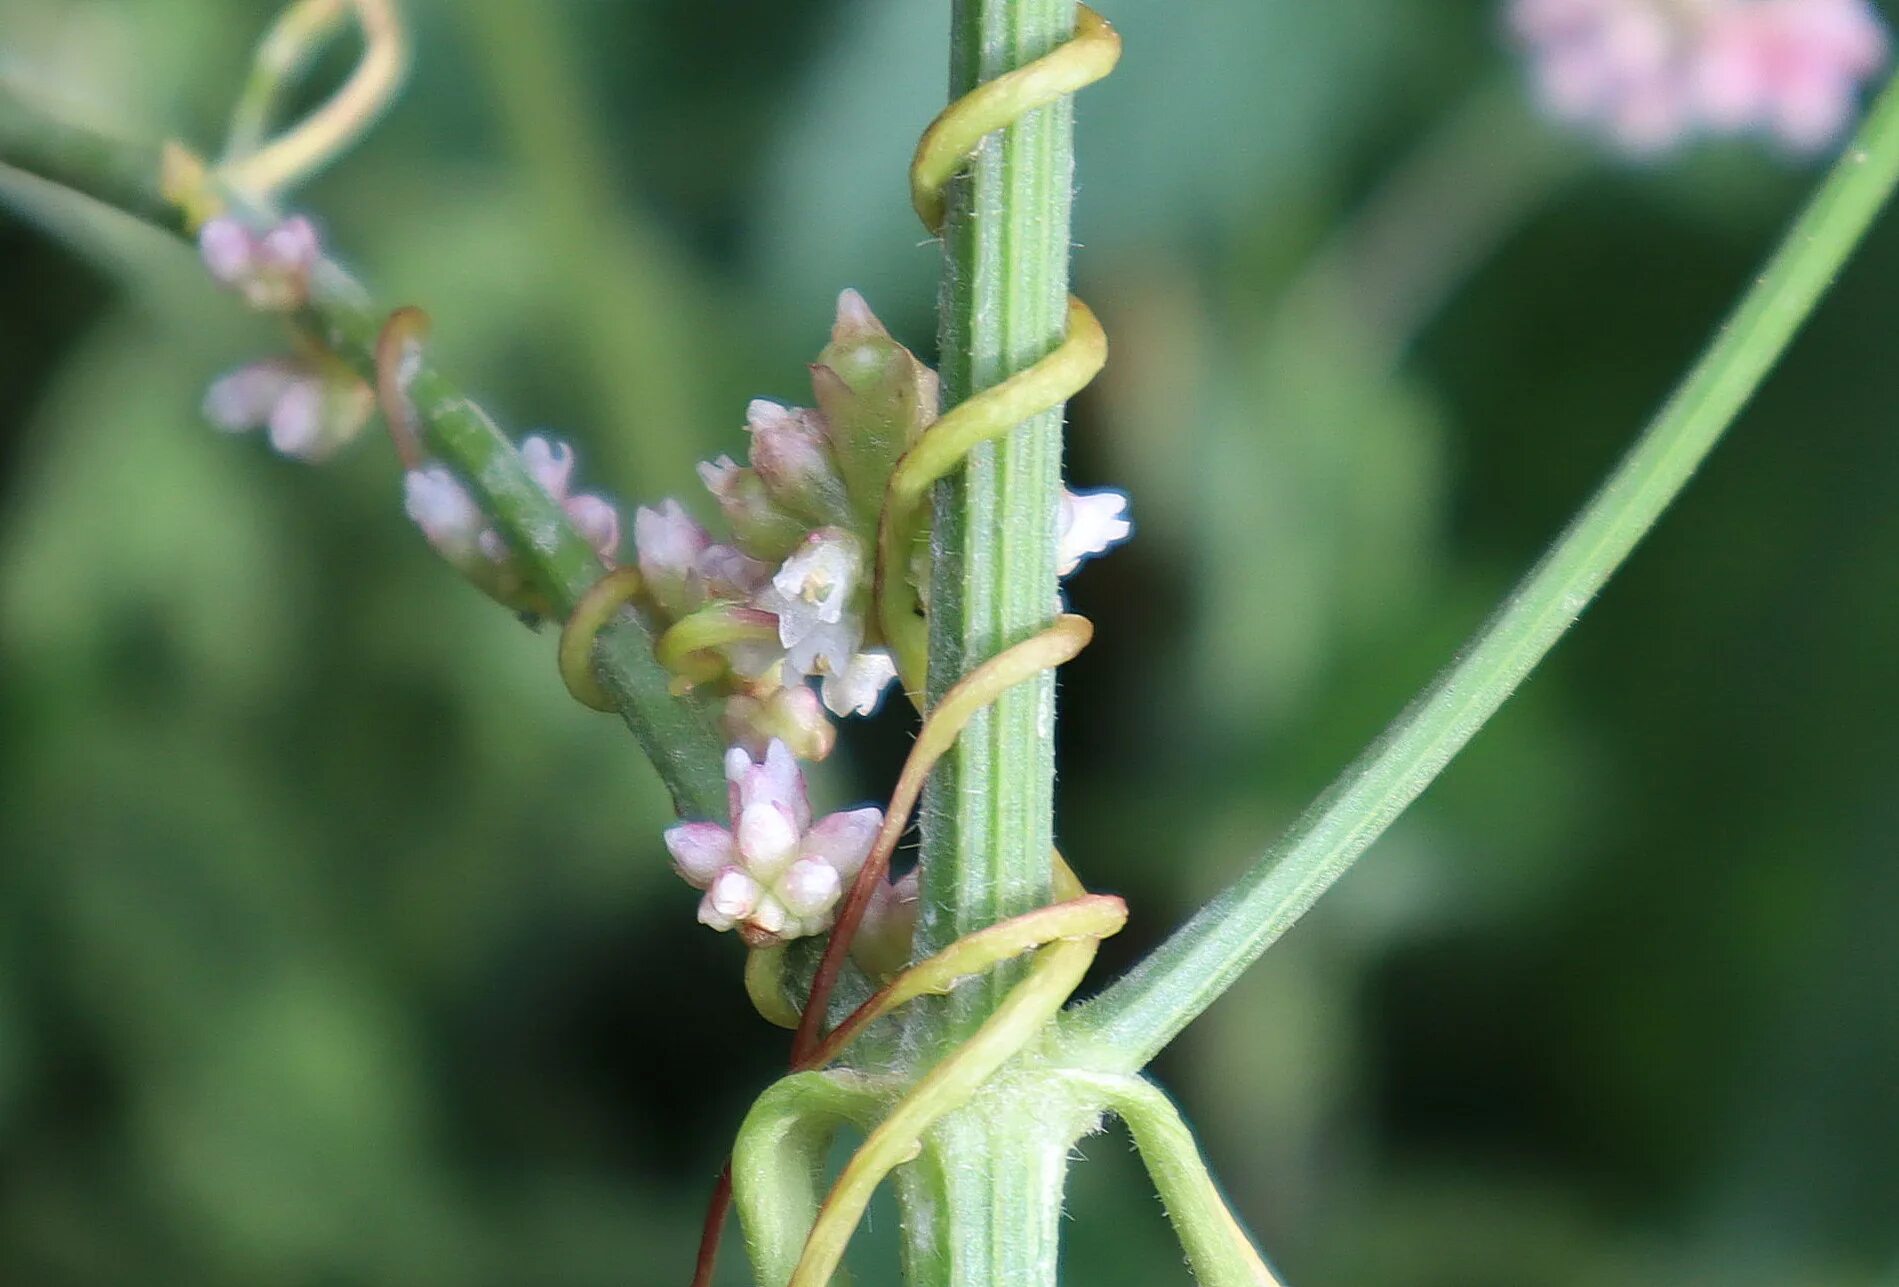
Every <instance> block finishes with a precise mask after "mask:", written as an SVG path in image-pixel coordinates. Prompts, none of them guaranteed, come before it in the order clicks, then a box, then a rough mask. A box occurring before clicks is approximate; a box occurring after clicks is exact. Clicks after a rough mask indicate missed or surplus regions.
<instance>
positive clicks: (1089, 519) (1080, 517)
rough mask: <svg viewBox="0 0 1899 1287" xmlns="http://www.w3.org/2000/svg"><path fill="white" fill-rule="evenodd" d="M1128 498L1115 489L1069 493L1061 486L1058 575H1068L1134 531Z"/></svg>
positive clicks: (1056, 570) (1125, 538)
mask: <svg viewBox="0 0 1899 1287" xmlns="http://www.w3.org/2000/svg"><path fill="white" fill-rule="evenodd" d="M1127 510H1128V498H1127V496H1126V494H1125V493H1122V492H1116V491H1098V492H1071V491H1069V490H1068V489H1067V488H1066V487H1064V488H1062V500H1061V515H1060V522H1061V528H1060V533H1061V534H1060V538H1059V540H1060V549H1059V551H1058V554H1057V560H1058V562H1057V566H1056V569H1055V572H1056V575H1057V576H1067V575H1068V574H1069V573H1071V572H1073V571H1074V570H1075V569H1076V568H1078V567H1080V566H1081V561H1082V560H1083V559H1086V558H1091V557H1093V556H1094V555H1096V554H1101V553H1103V552H1105V551H1106V550H1107V549H1108V547H1109V546H1111V545H1119V544H1120V543H1121V542H1122V541H1125V540H1127V539H1128V536H1129V535H1130V534H1131V533H1132V532H1133V531H1134V525H1133V524H1132V523H1130V522H1129V521H1128V517H1127Z"/></svg>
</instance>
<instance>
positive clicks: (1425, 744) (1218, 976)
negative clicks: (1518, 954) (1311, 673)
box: [1065, 87, 1899, 1070]
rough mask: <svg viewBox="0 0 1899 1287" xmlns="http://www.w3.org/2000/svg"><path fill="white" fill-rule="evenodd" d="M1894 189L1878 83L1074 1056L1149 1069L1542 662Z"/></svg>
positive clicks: (1092, 1017)
mask: <svg viewBox="0 0 1899 1287" xmlns="http://www.w3.org/2000/svg"><path fill="white" fill-rule="evenodd" d="M1895 182H1899V87H1894V88H1888V89H1887V91H1886V92H1885V93H1884V94H1883V95H1882V96H1881V97H1880V100H1879V102H1878V103H1877V104H1876V105H1875V106H1874V108H1873V111H1872V114H1871V115H1870V116H1869V117H1868V119H1867V121H1866V123H1865V125H1864V126H1863V127H1862V128H1861V130H1860V132H1859V134H1858V136H1857V138H1855V140H1854V141H1853V143H1852V144H1851V145H1850V146H1849V147H1848V148H1847V150H1846V153H1845V155H1844V156H1843V157H1842V158H1841V159H1840V161H1839V162H1838V163H1837V164H1836V165H1835V166H1834V168H1833V170H1832V172H1831V173H1830V174H1829V175H1828V177H1827V179H1826V181H1825V182H1824V183H1823V184H1822V185H1821V187H1820V189H1819V190H1818V192H1816V193H1815V194H1814V196H1813V198H1812V200H1811V201H1810V202H1809V203H1808V205H1807V207H1806V209H1805V210H1804V211H1803V212H1802V213H1801V215H1800V217H1799V218H1798V219H1797V220H1796V221H1795V223H1794V225H1793V227H1792V228H1791V229H1790V230H1789V231H1788V233H1787V235H1786V237H1785V239H1784V240H1783V242H1782V243H1781V246H1780V249H1779V250H1778V251H1777V252H1776V253H1775V254H1774V256H1773V258H1772V259H1771V260H1769V262H1768V264H1767V266H1766V268H1765V270H1764V271H1762V273H1761V274H1760V275H1759V276H1758V277H1757V278H1756V279H1755V282H1754V285H1753V286H1752V287H1751V288H1750V289H1749V290H1748V292H1747V294H1746V295H1745V296H1744V297H1743V298H1742V300H1741V302H1740V304H1739V305H1738V307H1737V308H1736V309H1735V311H1734V312H1733V314H1732V315H1731V316H1730V317H1729V318H1728V319H1727V321H1726V322H1725V323H1723V325H1722V327H1721V329H1720V330H1719V331H1718V332H1717V333H1716V336H1715V339H1714V342H1713V343H1712V344H1711V345H1710V346H1709V348H1708V349H1707V351H1706V353H1704V354H1703V356H1702V358H1701V360H1700V361H1699V362H1698V363H1696V365H1695V367H1694V368H1693V370H1691V371H1690V372H1689V374H1688V376H1687V378H1686V379H1685V380H1684V381H1683V383H1682V384H1681V385H1680V387H1679V388H1678V389H1677V390H1676V391H1675V393H1674V395H1673V396H1672V397H1671V398H1670V399H1669V400H1668V402H1667V404H1666V405H1664V406H1663V408H1662V410H1661V412H1660V413H1659V414H1658V415H1657V416H1656V418H1655V420H1654V421H1653V422H1652V423H1651V424H1650V426H1649V428H1648V430H1647V431H1646V432H1645V433H1644V434H1643V435H1642V437H1641V438H1640V439H1639V440H1638V441H1637V442H1636V444H1635V446H1634V448H1633V449H1632V450H1631V451H1630V452H1629V454H1628V455H1627V456H1626V457H1625V458H1624V459H1623V461H1622V463H1621V464H1620V465H1619V466H1618V467H1617V468H1616V470H1615V472H1614V473H1613V474H1611V475H1610V477H1609V480H1608V481H1607V482H1606V483H1605V484H1603V486H1602V489H1601V490H1600V491H1599V492H1597V493H1596V495H1595V496H1594V497H1593V498H1592V499H1591V500H1590V502H1589V504H1588V505H1587V506H1586V507H1585V508H1584V509H1583V511H1582V513H1581V514H1580V515H1578V516H1577V518H1576V519H1575V521H1574V522H1572V523H1571V525H1570V526H1569V528H1568V529H1567V530H1566V531H1564V533H1563V534H1562V536H1561V537H1560V538H1559V539H1558V540H1557V542H1556V544H1555V545H1554V546H1553V547H1552V548H1551V549H1550V551H1549V553H1548V554H1546V555H1545V556H1544V557H1543V559H1542V560H1541V561H1540V562H1539V563H1538V564H1537V565H1536V567H1535V568H1534V569H1533V570H1532V571H1531V572H1530V574H1529V575H1528V576H1527V577H1526V578H1525V579H1524V580H1523V582H1522V583H1521V584H1520V585H1519V586H1518V587H1517V589H1516V590H1515V592H1513V593H1512V594H1511V595H1510V597H1509V598H1508V599H1507V600H1506V601H1505V602H1504V604H1503V606H1502V607H1501V608H1500V609H1499V610H1498V612H1497V613H1496V614H1495V615H1494V616H1492V617H1491V619H1490V620H1489V621H1488V622H1487V623H1486V624H1485V625H1484V626H1483V627H1482V628H1481V629H1480V630H1479V631H1478V632H1477V635H1476V637H1475V638H1473V639H1472V640H1471V642H1470V643H1469V644H1468V645H1467V646H1466V648H1465V650H1464V652H1463V653H1462V655H1461V656H1460V657H1459V658H1458V660H1457V661H1455V662H1454V663H1453V664H1452V665H1451V666H1450V668H1449V669H1448V670H1446V671H1445V672H1444V673H1443V674H1442V675H1441V676H1439V678H1438V679H1437V680H1436V682H1434V683H1433V684H1432V685H1431V687H1430V688H1429V689H1428V690H1426V692H1425V693H1424V694H1423V696H1421V697H1420V698H1419V699H1418V700H1417V701H1416V702H1414V703H1413V704H1412V705H1411V707H1410V708H1409V709H1407V710H1406V711H1405V713H1404V714H1402V715H1401V716H1399V718H1398V720H1397V721H1396V722H1395V723H1394V724H1393V725H1392V726H1391V728H1390V729H1389V730H1388V731H1387V732H1386V733H1385V735H1384V736H1383V737H1382V738H1380V739H1379V741H1378V742H1377V743H1375V744H1374V745H1373V746H1372V747H1371V748H1370V749H1369V750H1368V751H1366V752H1365V754H1364V755H1363V756H1361V757H1360V758H1359V759H1358V761H1357V762H1355V763H1354V764H1353V765H1352V766H1351V767H1350V768H1348V769H1347V770H1346V771H1345V773H1344V774H1343V776H1341V777H1340V778H1339V779H1338V781H1337V782H1335V783H1334V784H1333V785H1332V786H1331V787H1330V788H1329V789H1328V790H1327V791H1326V792H1325V794H1324V795H1322V796H1321V797H1320V798H1319V800H1318V801H1317V803H1315V804H1314V805H1313V806H1312V808H1311V809H1310V810H1308V811H1307V813H1306V814H1305V816H1304V817H1302V818H1301V819H1300V820H1299V822H1298V823H1297V824H1295V825H1294V827H1293V828H1292V830H1291V831H1290V832H1289V833H1288V834H1287V835H1286V836H1285V837H1284V838H1283V839H1282V840H1281V841H1280V842H1279V843H1278V844H1277V845H1275V846H1274V847H1273V848H1272V849H1271V850H1270V851H1269V852H1268V853H1267V854H1266V855H1265V857H1263V858H1262V859H1261V860H1260V861H1259V862H1258V863H1257V864H1256V865H1254V866H1253V867H1252V868H1251V869H1250V870H1249V871H1247V872H1246V874H1245V875H1243V876H1241V877H1240V879H1239V880H1238V881H1237V882H1236V883H1235V884H1234V885H1232V886H1231V887H1230V888H1229V889H1228V890H1227V891H1226V892H1225V893H1223V894H1221V895H1220V896H1219V897H1218V898H1216V899H1215V900H1214V901H1213V902H1211V903H1209V904H1208V905H1207V906H1206V907H1204V908H1203V909H1201V911H1200V912H1198V913H1197V914H1196V915H1195V916H1194V917H1193V918H1192V919H1190V920H1189V921H1188V922H1187V923H1186V924H1185V925H1183V926H1181V927H1180V929H1178V930H1176V931H1175V933H1174V934H1173V935H1172V936H1171V937H1170V938H1169V939H1168V940H1167V941H1166V942H1165V943H1164V944H1163V945H1162V946H1161V947H1160V949H1159V950H1158V951H1156V952H1155V953H1154V954H1153V955H1152V956H1150V957H1148V958H1147V959H1146V960H1145V961H1143V962H1142V963H1141V964H1140V965H1139V966H1137V967H1136V968H1135V969H1134V970H1133V971H1132V972H1130V973H1129V974H1128V975H1127V976H1126V977H1125V978H1123V979H1121V980H1120V981H1119V982H1117V983H1115V984H1114V985H1113V986H1112V987H1110V988H1109V989H1108V990H1107V991H1105V992H1104V993H1102V994H1101V995H1100V996H1099V997H1097V998H1096V999H1095V1000H1094V1001H1093V1002H1091V1003H1090V1004H1088V1005H1087V1006H1084V1007H1082V1008H1081V1009H1080V1010H1079V1011H1077V1012H1076V1013H1074V1014H1072V1015H1070V1016H1068V1018H1067V1020H1066V1022H1065V1027H1066V1030H1067V1042H1068V1046H1069V1050H1070V1052H1071V1054H1072V1056H1073V1057H1074V1058H1076V1059H1077V1060H1079V1061H1083V1062H1087V1063H1089V1064H1092V1065H1093V1066H1096V1067H1104V1068H1113V1069H1118V1070H1132V1069H1136V1068H1139V1067H1141V1066H1142V1065H1144V1064H1145V1063H1147V1061H1148V1060H1150V1059H1152V1058H1153V1056H1154V1055H1155V1053H1156V1052H1158V1051H1159V1050H1160V1049H1161V1047H1163V1046H1164V1045H1166V1044H1167V1042H1168V1041H1170V1040H1172V1039H1173V1037H1174V1036H1175V1034H1177V1033H1178V1032H1179V1031H1180V1030H1181V1029H1182V1028H1184V1027H1185V1026H1186V1025H1187V1024H1188V1023H1189V1022H1191V1021H1192V1020H1193V1018H1194V1017H1195V1016H1196V1015H1198V1014H1199V1013H1200V1012H1201V1011H1203V1010H1205V1009H1206V1008H1207V1006H1208V1005H1210V1004H1212V1002H1213V1001H1214V999H1215V998H1216V997H1218V996H1219V995H1220V994H1221V993H1222V992H1224V991H1225V990H1226V989H1227V988H1228V987H1229V986H1231V985H1232V983H1233V981H1234V980H1235V979H1237V978H1238V977H1239V975H1240V973H1241V972H1242V971H1243V970H1245V968H1246V967H1247V966H1248V965H1250V964H1251V963H1252V962H1253V961H1254V960H1256V959H1257V958H1258V957H1259V955H1260V953H1262V952H1264V951H1265V950H1266V948H1267V947H1268V946H1269V945H1271V944H1272V942H1273V941H1274V940H1275V939H1277V938H1278V937H1279V936H1280V935H1281V934H1283V933H1285V932H1286V930H1287V929H1288V928H1290V927H1291V926H1292V924H1293V923H1294V922H1295V921H1297V920H1298V919H1299V917H1300V916H1302V915H1303V914H1304V913H1305V911H1306V909H1307V908H1309V907H1311V905H1312V904H1313V902H1314V901H1315V900H1316V899H1317V898H1318V897H1319V895H1320V894H1322V893H1324V892H1325V890H1326V889H1327V888H1329V887H1330V886H1331V884H1332V882H1333V881H1335V880H1337V879H1338V878H1339V877H1340V876H1341V875H1343V874H1344V872H1345V870H1346V868H1348V867H1349V866H1351V864H1352V862H1353V861H1354V860H1355V859H1356V858H1357V857H1358V856H1359V855H1360V854H1361V853H1363V852H1364V851H1365V849H1366V848H1367V847H1368V846H1369V845H1370V844H1371V843H1372V842H1373V841H1374V840H1376V839H1377V838H1378V837H1379V835H1380V834H1382V833H1383V832H1384V830H1385V828H1386V827H1388V826H1390V825H1391V823H1392V821H1393V820H1394V819H1395V818H1396V817H1397V816H1398V815H1399V813H1401V812H1402V811H1403V810H1404V809H1405V807H1406V806H1407V805H1409V804H1410V803H1411V801H1413V800H1414V799H1416V798H1417V797H1418V795H1419V794H1420V793H1422V792H1423V790H1424V789H1425V787H1427V786H1428V785H1429V784H1430V783H1431V781H1432V779H1434V778H1435V777H1436V776H1437V775H1438V773H1439V772H1440V771H1442V769H1443V768H1444V766H1445V764H1446V763H1448V762H1449V761H1450V759H1451V757H1452V756H1453V755H1455V754H1456V753H1457V752H1458V751H1459V750H1460V749H1461V748H1462V747H1463V746H1464V744H1465V743H1467V742H1468V741H1469V740H1470V739H1471V737H1472V736H1474V735H1475V734H1476V732H1477V730H1478V729H1479V728H1481V727H1482V726H1483V724H1484V722H1485V721H1486V720H1487V719H1489V718H1490V717H1491V715H1493V714H1495V713H1496V711H1497V708H1498V707H1500V706H1501V705H1502V704H1503V702H1504V700H1505V699H1506V698H1507V697H1508V696H1509V695H1510V693H1511V692H1512V691H1513V690H1514V689H1515V688H1516V686H1517V685H1518V684H1519V683H1520V682H1522V680H1523V678H1524V676H1525V675H1527V674H1528V673H1529V671H1530V669H1531V668H1532V667H1533V666H1535V665H1536V663H1537V662H1538V661H1540V660H1541V659H1542V658H1543V656H1544V655H1545V654H1546V653H1548V652H1549V650H1550V648H1551V647H1553V646H1554V645H1555V643H1556V641H1557V640H1558V639H1559V638H1561V636H1562V634H1563V632H1564V631H1565V630H1567V629H1568V628H1569V627H1570V626H1571V625H1572V624H1573V623H1574V622H1575V621H1576V619H1577V617H1578V616H1579V615H1580V614H1581V613H1582V611H1583V609H1584V608H1585V607H1586V606H1587V605H1588V603H1589V601H1590V599H1591V598H1592V597H1594V595H1595V593H1596V592H1597V590H1599V589H1600V588H1601V587H1602V585H1603V583H1604V582H1605V581H1606V580H1608V578H1609V575H1610V574H1611V573H1612V572H1614V570H1615V569H1616V568H1617V567H1618V566H1619V565H1620V564H1621V563H1622V561H1623V560H1624V559H1626V558H1627V557H1628V556H1629V554H1630V552H1631V551H1632V550H1633V549H1634V548H1635V546H1636V543H1637V542H1638V541H1639V540H1640V539H1641V538H1642V535H1643V534H1644V533H1645V532H1647V531H1648V529H1649V527H1650V526H1651V525H1652V524H1653V523H1654V522H1655V520H1656V519H1657V518H1658V517H1660V515H1661V513H1662V511H1663V510H1664V509H1666V508H1667V506H1668V504H1669V502H1670V501H1672V500H1673V499H1674V498H1675V496H1676V495H1677V494H1678V493H1679V492H1680V491H1681V489H1682V488H1683V487H1684V486H1685V485H1686V484H1687V482H1688V479H1689V477H1690V476H1691V475H1692V474H1693V473H1694V470H1695V468H1696V466H1697V465H1699V464H1700V463H1701V461H1702V459H1703V457H1705V456H1706V455H1707V454H1708V452H1709V451H1710V450H1711V449H1712V448H1713V447H1714V444H1715V443H1716V442H1717V441H1718V440H1719V438H1720V436H1721V434H1722V432H1723V431H1724V430H1725V429H1726V428H1727V426H1728V425H1729V423H1731V422H1732V421H1733V419H1734V418H1735V416H1736V415H1737V414H1738V413H1739V412H1740V410H1741V407H1742V406H1743V405H1744V404H1745V403H1746V401H1747V399H1748V397H1749V396H1750V395H1751V394H1752V393H1753V392H1754V390H1755V388H1756V387H1757V386H1758V385H1759V384H1760V382H1761V380H1762V379H1763V378H1764V377H1765V376H1766V375H1767V373H1768V371H1769V370H1771V369H1772V368H1773V365H1774V363H1775V362H1776V361H1777V360H1778V359H1779V357H1780V355H1781V353H1782V352H1783V351H1784V350H1785V349H1786V347H1787V345H1788V343H1789V341H1791V340H1792V339H1793V336H1794V334H1795V332H1796V331H1797V330H1798V329H1799V327H1800V324H1801V322H1803V321H1804V320H1805V319H1806V317H1807V315H1808V314H1809V313H1810V312H1811V311H1812V310H1813V307H1814V305H1815V304H1816V303H1818V302H1819V300H1820V298H1821V296H1822V295H1823V294H1825V292H1826V288H1827V286H1828V285H1829V284H1830V283H1831V282H1832V280H1833V276H1834V274H1835V273H1836V272H1838V270H1839V268H1840V266H1841V265H1842V264H1843V263H1844V262H1845V260H1846V258H1847V256H1848V254H1849V253H1850V252H1851V251H1852V249H1853V247H1854V246H1855V245H1857V244H1858V242H1859V240H1860V237H1861V236H1862V235H1863V234H1864V233H1865V231H1866V229H1867V228H1868V227H1869V226H1870V225H1871V223H1872V221H1873V219H1874V217H1875V216H1876V215H1877V214H1878V213H1879V210H1880V208H1881V206H1882V205H1883V204H1884V203H1885V201H1886V199H1887V197H1888V195H1889V194H1890V193H1891V191H1892V189H1893V186H1894V184H1895Z"/></svg>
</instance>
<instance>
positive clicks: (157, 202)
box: [0, 82, 185, 234]
mask: <svg viewBox="0 0 1899 1287" xmlns="http://www.w3.org/2000/svg"><path fill="white" fill-rule="evenodd" d="M0 166H7V167H10V168H12V169H15V170H18V171H20V172H21V173H22V174H30V175H32V176H34V177H35V178H38V179H44V180H45V181H47V182H48V183H53V184H57V185H59V186H60V187H62V188H70V189H72V190H73V191H74V192H79V193H83V194H84V195H86V196H88V197H91V198H92V199H93V200H94V201H97V202H99V203H101V204H102V205H107V206H111V207H113V208H114V209H117V210H120V211H123V212H124V213H126V214H129V215H131V216H132V217H133V218H135V219H141V220H143V221H145V222H146V223H149V224H155V225H157V226H158V227H160V228H163V229H165V230H166V231H168V232H175V233H179V234H183V232H184V231H185V219H184V214H183V213H182V212H181V211H180V210H178V208H177V207H175V206H174V205H172V203H171V202H169V201H167V200H165V198H164V196H163V195H162V194H161V193H160V192H159V190H158V154H157V151H156V150H155V149H154V148H152V147H151V146H150V145H149V144H146V143H140V142H136V141H133V140H129V139H121V138H115V137H113V136H112V135H109V134H104V133H101V132H100V131H98V130H94V129H91V128H89V127H87V126H84V125H77V124H74V123H72V122H69V121H66V120H63V119H61V118H60V117H58V116H56V115H54V114H53V113H52V112H50V111H48V110H46V109H43V108H41V107H39V106H38V105H36V104H34V103H32V102H30V101H29V100H28V99H27V98H26V97H25V95H23V94H21V93H20V92H19V91H17V90H15V89H14V88H13V87H12V86H10V85H7V84H6V83H4V82H0Z"/></svg>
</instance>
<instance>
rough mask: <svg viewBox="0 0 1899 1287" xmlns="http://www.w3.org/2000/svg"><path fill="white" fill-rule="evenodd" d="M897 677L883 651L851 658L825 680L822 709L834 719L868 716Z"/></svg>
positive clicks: (891, 663) (876, 650)
mask: <svg viewBox="0 0 1899 1287" xmlns="http://www.w3.org/2000/svg"><path fill="white" fill-rule="evenodd" d="M896 677H897V663H896V662H894V661H892V660H891V658H890V654H889V653H888V652H885V651H884V650H883V649H882V648H871V649H868V650H866V651H864V652H860V653H857V654H855V655H853V656H852V657H851V659H850V661H849V662H847V663H846V664H845V666H844V669H843V671H842V672H841V673H839V674H835V675H826V676H825V677H824V684H823V688H824V705H825V707H826V708H827V709H828V710H830V712H831V713H832V714H833V715H868V714H870V713H871V712H872V711H874V710H876V709H877V706H878V704H879V703H880V702H882V701H883V699H884V689H886V688H888V687H889V686H890V681H891V680H893V679H895V678H896Z"/></svg>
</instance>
